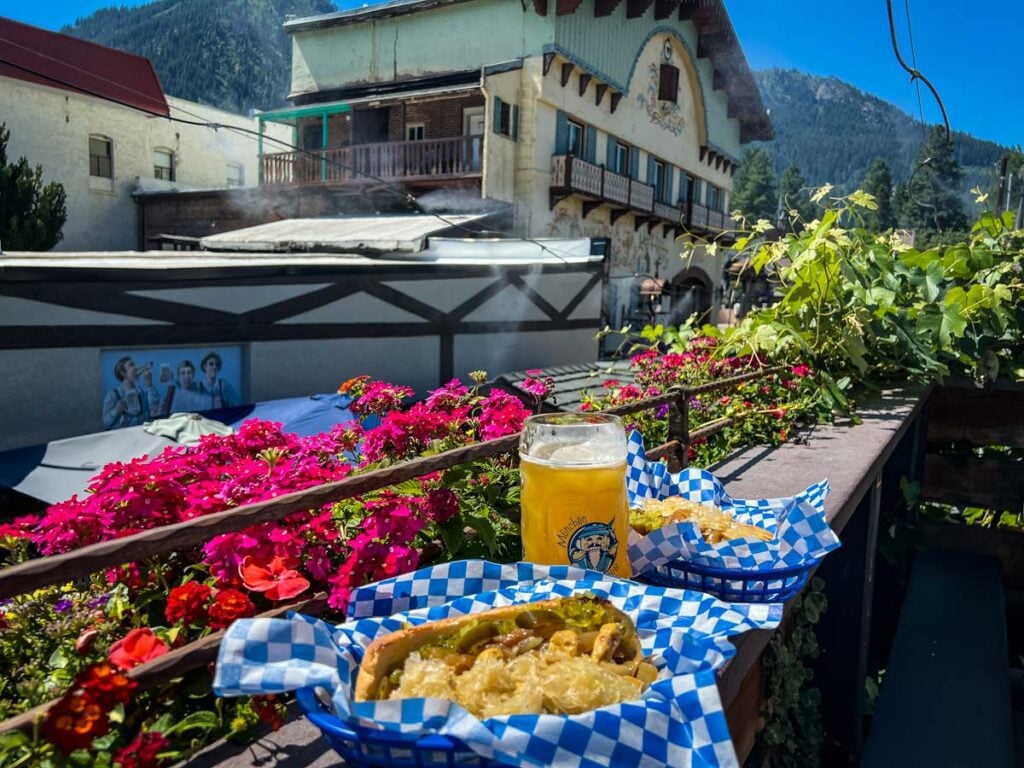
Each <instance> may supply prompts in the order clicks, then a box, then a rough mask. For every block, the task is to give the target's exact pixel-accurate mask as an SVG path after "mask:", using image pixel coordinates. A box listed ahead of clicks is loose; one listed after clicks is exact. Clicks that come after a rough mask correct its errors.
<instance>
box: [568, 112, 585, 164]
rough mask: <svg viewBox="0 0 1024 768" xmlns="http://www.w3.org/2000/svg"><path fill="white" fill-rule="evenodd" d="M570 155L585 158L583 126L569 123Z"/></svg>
mask: <svg viewBox="0 0 1024 768" xmlns="http://www.w3.org/2000/svg"><path fill="white" fill-rule="evenodd" d="M569 154H570V155H572V156H573V157H583V126H582V125H580V124H579V123H574V122H573V121H572V120H570V121H569Z"/></svg>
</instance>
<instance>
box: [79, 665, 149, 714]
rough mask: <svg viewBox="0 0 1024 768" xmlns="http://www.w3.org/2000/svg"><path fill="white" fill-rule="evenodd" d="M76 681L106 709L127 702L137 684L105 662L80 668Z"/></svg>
mask: <svg viewBox="0 0 1024 768" xmlns="http://www.w3.org/2000/svg"><path fill="white" fill-rule="evenodd" d="M76 682H77V683H78V685H79V687H80V688H82V690H84V691H85V692H86V693H88V694H89V695H90V696H92V697H93V698H95V699H96V701H97V702H99V704H100V706H102V707H103V708H104V709H106V710H108V711H109V710H111V709H113V708H114V707H116V706H117V705H118V704H127V703H128V702H129V701H130V700H131V697H132V692H133V691H134V690H135V689H136V688H138V687H139V684H138V683H137V682H135V681H134V680H132V679H131V678H129V677H128V675H126V674H125V673H124V672H119V671H118V670H116V669H114V667H113V666H112V665H110V664H108V663H106V662H103V663H102V664H93V665H92V666H91V667H87V668H86V669H84V670H82V672H81V673H80V674H79V675H78V677H77V679H76Z"/></svg>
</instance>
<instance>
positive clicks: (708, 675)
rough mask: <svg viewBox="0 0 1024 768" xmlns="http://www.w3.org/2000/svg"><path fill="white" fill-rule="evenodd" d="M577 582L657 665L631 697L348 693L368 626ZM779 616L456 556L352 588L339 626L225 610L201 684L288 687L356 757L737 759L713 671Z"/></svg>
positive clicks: (248, 691) (525, 761) (577, 573)
mask: <svg viewBox="0 0 1024 768" xmlns="http://www.w3.org/2000/svg"><path fill="white" fill-rule="evenodd" d="M579 592H589V593H591V594H594V595H597V596H599V597H603V598H605V599H608V600H610V601H611V602H612V603H613V604H615V605H616V606H617V607H619V608H620V609H621V610H625V611H626V612H627V613H629V614H630V616H631V617H633V619H634V621H635V622H636V625H637V630H638V633H639V636H640V642H641V646H642V647H643V649H644V653H645V655H648V656H651V657H652V658H653V659H655V665H656V666H657V667H658V669H659V671H660V672H661V676H660V677H659V679H658V680H657V681H655V682H654V683H653V684H652V685H651V686H650V687H649V688H648V689H647V691H645V693H644V695H643V696H642V697H641V698H640V699H637V700H634V701H629V702H623V703H622V704H619V705H615V706H608V707H603V708H601V709H597V710H593V711H591V712H584V713H581V714H579V715H506V716H497V717H491V718H488V719H486V720H478V719H477V718H475V717H474V716H473V715H471V714H470V713H469V712H467V711H466V710H464V709H462V708H461V707H459V706H458V705H457V704H455V703H453V702H448V701H445V700H442V699H401V700H385V701H373V702H355V701H353V700H352V698H351V691H352V684H353V682H354V679H355V674H356V672H357V670H358V665H359V662H360V661H361V659H362V654H363V652H364V650H365V648H366V647H367V646H368V645H369V643H370V642H371V641H372V640H373V639H374V638H375V637H378V636H380V635H382V634H386V633H388V632H391V631H394V630H396V629H400V628H401V627H402V626H405V625H407V624H409V623H411V624H419V623H422V622H425V621H433V620H436V619H440V618H444V617H446V616H455V615H466V614H471V613H475V612H477V611H480V610H483V609H486V608H490V607H495V606H499V605H508V604H511V603H522V602H532V601H535V600H543V599H547V598H550V597H555V596H567V595H572V594H578V593H579ZM781 616H782V606H781V605H727V604H725V603H722V602H720V601H718V600H715V599H714V598H713V597H711V596H709V595H705V594H701V593H699V592H692V591H682V590H674V589H665V588H662V587H656V586H649V585H644V584H637V583H635V582H632V581H626V580H624V579H617V578H614V577H610V576H607V575H605V574H603V573H599V572H596V571H587V570H582V569H579V568H574V567H570V566H538V565H534V564H531V563H517V564H515V565H498V564H496V563H490V562H486V561H481V560H462V561H456V562H452V563H443V564H439V565H436V566H433V567H431V568H424V569H421V570H419V571H415V572H414V573H411V574H406V575H404V576H398V577H395V578H393V579H388V580H385V581H382V582H378V583H377V584H372V585H369V586H366V587H360V588H359V589H357V590H356V591H355V592H354V593H353V594H352V598H351V600H350V602H349V608H348V619H349V620H348V621H347V622H346V623H345V624H342V625H339V626H332V625H330V624H327V623H326V622H324V621H320V620H316V619H312V618H310V617H306V616H301V615H297V614H296V615H292V616H290V617H289V618H288V619H242V620H240V621H236V622H235V623H234V624H232V625H231V627H230V628H229V629H228V631H227V633H226V634H225V637H224V639H223V641H222V643H221V648H220V653H219V656H218V659H217V670H216V675H215V679H214V691H215V693H217V695H219V696H239V695H252V694H269V693H281V692H284V691H296V692H297V695H298V698H299V702H300V705H301V706H302V708H303V709H304V710H305V712H306V713H307V714H308V715H309V716H310V719H311V720H312V722H313V723H314V724H315V725H316V726H317V727H318V728H319V729H320V730H321V731H322V732H323V733H324V735H325V737H326V738H327V739H328V740H329V741H330V743H331V745H332V746H333V747H334V748H335V749H336V751H337V752H338V753H339V754H340V755H341V756H342V757H343V758H344V759H345V760H346V761H347V762H349V763H351V764H353V765H357V766H373V767H374V768H385V766H386V767H387V768H406V767H408V768H412V766H416V768H437V767H440V766H445V768H453V767H454V766H459V767H460V768H465V767H467V766H473V767H475V766H485V767H487V768H496V767H497V766H531V767H533V766H537V767H539V766H550V765H558V766H560V767H561V768H611V767H612V766H619V765H630V766H637V767H638V768H654V767H655V766H657V767H658V768H666V767H667V766H669V765H672V766H675V765H687V766H692V768H738V763H737V760H736V755H735V751H734V749H733V746H732V741H731V739H730V736H729V730H728V725H727V723H726V719H725V712H724V710H723V708H722V704H721V700H720V699H719V697H718V687H717V677H716V670H717V669H719V668H721V667H722V665H723V664H725V662H726V660H727V659H728V658H730V657H731V656H732V655H734V654H735V652H736V649H735V646H734V645H733V644H732V643H731V642H730V641H729V639H728V638H729V637H731V636H733V635H736V634H739V633H741V632H745V631H748V630H752V629H770V628H773V627H776V626H778V622H779V620H780V618H781ZM317 689H322V691H323V692H326V693H328V694H329V695H328V697H327V700H329V702H330V704H329V705H328V704H325V703H324V701H325V700H324V699H322V698H321V696H318V695H317V694H318V693H319V692H320V691H318V690H317Z"/></svg>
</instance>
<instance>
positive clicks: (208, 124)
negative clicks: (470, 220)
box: [0, 37, 568, 264]
mask: <svg viewBox="0 0 1024 768" xmlns="http://www.w3.org/2000/svg"><path fill="white" fill-rule="evenodd" d="M0 42H4V43H8V44H10V45H13V46H15V47H17V48H21V49H23V50H25V51H28V52H29V53H32V54H34V55H36V56H40V57H43V58H47V59H50V60H51V61H55V62H57V63H59V64H61V65H63V66H66V67H68V68H70V69H75V70H77V71H79V72H82V73H83V74H86V75H89V76H90V77H93V78H95V79H98V80H102V81H104V82H106V83H109V84H111V85H114V86H117V87H118V88H120V89H121V90H125V91H128V92H130V93H133V94H136V95H138V96H142V97H143V98H145V99H147V100H149V101H152V102H154V103H156V102H157V99H155V98H154V97H153V96H152V95H150V94H147V93H144V92H142V91H138V90H136V89H134V88H131V87H130V86H126V85H124V84H122V83H118V82H116V81H114V80H110V79H108V78H105V77H103V76H101V75H96V74H94V73H92V72H89V71H88V70H85V69H82V68H81V67H77V66H75V65H73V64H68V63H66V62H64V61H61V60H60V59H56V58H54V57H52V56H48V55H47V54H44V53H40V52H39V51H33V50H32V49H30V48H27V47H26V46H23V45H21V44H20V43H16V42H14V41H13V40H9V39H7V38H2V37H0ZM0 63H4V64H8V65H9V66H12V67H14V68H15V69H18V70H21V71H23V72H27V73H29V74H32V75H35V76H37V77H42V78H44V79H46V80H49V81H51V82H53V83H56V84H58V85H61V86H64V87H66V88H71V89H73V90H76V91H79V92H81V93H84V94H86V95H89V96H93V97H95V98H98V99H102V100H103V101H108V102H111V103H113V104H117V105H119V106H122V107H126V108H127V109H134V110H136V111H138V112H142V113H143V114H147V115H150V116H151V117H157V118H163V119H165V120H168V121H170V122H175V123H180V124H183V125H194V126H199V127H203V128H210V129H212V130H214V131H217V130H219V129H221V128H223V129H225V130H229V131H234V132H236V133H238V134H239V135H243V136H246V137H247V138H249V139H250V140H253V141H258V140H259V139H260V138H262V139H263V141H270V142H273V143H275V144H279V145H281V146H283V147H286V148H288V149H290V150H292V151H293V152H299V153H301V154H303V155H306V156H308V157H311V158H313V159H315V160H316V161H317V162H321V163H326V164H329V165H333V166H335V167H337V168H340V169H341V170H344V171H347V172H348V173H351V174H352V175H354V176H361V177H363V178H366V179H369V180H371V181H375V182H377V183H378V184H381V185H382V186H384V187H386V188H388V189H391V190H393V191H396V192H397V193H398V194H400V195H401V196H402V197H404V199H405V200H406V202H408V203H410V204H412V205H413V206H414V208H415V209H416V211H417V212H419V213H422V214H424V215H427V216H433V217H434V218H436V219H437V220H438V221H440V222H442V223H444V224H445V225H446V226H448V227H450V228H453V229H458V230H461V231H463V232H466V233H468V234H472V235H475V236H480V235H497V236H500V237H504V238H508V239H509V240H512V241H515V242H522V243H529V244H531V245H535V246H537V247H538V248H539V249H540V250H541V252H542V253H549V254H551V255H552V256H554V257H555V258H556V259H558V260H559V261H561V262H562V263H564V264H567V263H568V260H567V259H566V258H565V255H563V254H560V253H558V252H557V251H556V250H555V249H553V248H551V247H550V246H548V245H546V244H544V243H542V242H539V241H537V240H533V239H531V238H527V237H519V236H517V235H514V234H512V233H509V232H504V231H501V230H492V229H485V230H477V229H472V228H470V227H467V226H465V225H462V224H459V223H457V222H454V221H451V220H450V219H448V218H446V217H444V216H443V215H441V214H440V213H437V212H436V211H428V210H427V209H425V208H424V207H423V206H422V204H421V203H420V202H419V200H417V199H416V197H415V196H414V195H412V194H411V193H410V192H408V191H407V190H405V189H403V188H402V187H401V186H400V185H398V184H395V183H394V182H391V181H388V180H386V179H382V178H380V177H378V176H374V175H373V174H370V173H367V172H365V171H360V170H359V169H357V168H353V167H352V166H349V165H346V164H344V163H341V162H340V161H338V160H335V159H333V158H328V157H324V156H322V155H318V154H317V153H315V152H311V151H310V150H307V149H305V148H303V147H298V146H296V145H294V144H292V143H290V142H287V141H284V140H283V139H278V138H275V137H273V136H269V135H267V134H264V133H260V132H259V131H255V130H253V129H251V128H243V127H241V126H236V125H227V124H225V123H218V122H213V121H209V120H206V119H205V118H203V117H202V116H201V115H197V114H196V113H194V112H190V111H189V110H187V109H184V108H181V107H178V109H179V111H181V112H183V113H185V114H188V115H191V116H192V117H196V118H198V120H185V119H184V118H180V117H174V116H172V115H169V114H166V115H165V114H163V113H162V112H157V111H155V110H152V109H146V108H145V107H141V106H139V105H136V104H129V103H128V102H125V101H121V100H120V99H116V98H114V97H113V96H110V95H108V94H103V93H99V92H97V91H94V90H90V89H88V88H85V87H83V86H81V85H78V84H76V83H71V82H67V81H65V80H61V79H60V78H57V77H53V76H52V75H49V74H47V73H45V72H40V71H38V70H35V69H32V68H31V67H26V66H24V65H23V64H19V63H17V62H14V61H11V60H10V59H3V58H0ZM160 104H162V105H166V102H165V101H163V100H160Z"/></svg>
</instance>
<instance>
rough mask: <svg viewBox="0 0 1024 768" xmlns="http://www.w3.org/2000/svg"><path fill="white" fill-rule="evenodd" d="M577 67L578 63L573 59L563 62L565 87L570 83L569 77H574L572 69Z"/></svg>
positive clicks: (563, 82) (563, 84)
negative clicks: (574, 62)
mask: <svg viewBox="0 0 1024 768" xmlns="http://www.w3.org/2000/svg"><path fill="white" fill-rule="evenodd" d="M575 68H576V65H575V64H573V63H572V62H571V61H567V62H565V63H564V64H562V87H563V88H565V86H567V85H568V84H569V78H570V77H572V71H573V70H574V69H575Z"/></svg>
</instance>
